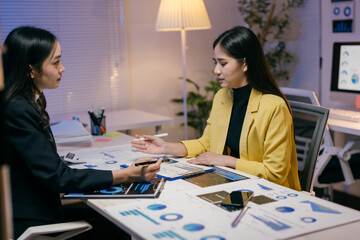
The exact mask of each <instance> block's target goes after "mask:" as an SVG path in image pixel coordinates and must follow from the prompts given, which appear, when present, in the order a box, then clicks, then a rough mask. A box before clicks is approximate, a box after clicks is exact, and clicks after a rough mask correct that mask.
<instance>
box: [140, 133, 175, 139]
mask: <svg viewBox="0 0 360 240" xmlns="http://www.w3.org/2000/svg"><path fill="white" fill-rule="evenodd" d="M168 135H169V134H168V133H160V134H155V135H154V137H166V136H168ZM144 140H146V138H143V137H141V138H137V139H133V141H144Z"/></svg>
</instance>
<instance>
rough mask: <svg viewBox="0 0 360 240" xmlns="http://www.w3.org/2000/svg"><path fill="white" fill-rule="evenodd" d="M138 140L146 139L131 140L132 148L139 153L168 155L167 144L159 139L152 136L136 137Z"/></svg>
mask: <svg viewBox="0 0 360 240" xmlns="http://www.w3.org/2000/svg"><path fill="white" fill-rule="evenodd" d="M135 137H136V138H138V139H139V138H141V137H142V138H144V139H145V140H138V139H133V140H131V147H133V148H135V149H136V150H137V151H139V152H143V153H152V154H166V142H165V141H164V140H162V139H161V138H159V137H155V136H151V135H143V136H140V135H135Z"/></svg>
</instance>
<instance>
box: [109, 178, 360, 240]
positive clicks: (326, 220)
mask: <svg viewBox="0 0 360 240" xmlns="http://www.w3.org/2000/svg"><path fill="white" fill-rule="evenodd" d="M239 190H248V191H253V192H254V197H253V199H252V200H251V202H249V203H248V206H249V209H248V210H247V212H246V213H245V214H244V216H243V218H242V219H241V221H240V223H239V224H238V225H237V226H236V227H232V226H231V223H232V222H233V221H234V219H235V218H236V216H237V215H238V214H239V210H238V211H229V210H228V209H225V208H223V207H222V206H221V204H220V203H221V202H222V200H223V199H224V197H225V196H226V195H227V194H228V193H230V192H232V191H239ZM104 210H105V211H106V212H107V216H109V217H110V218H111V219H112V220H113V221H114V222H116V223H117V224H118V225H119V226H120V227H122V228H123V229H125V230H127V231H128V232H129V233H131V234H132V235H135V237H137V238H140V239H156V240H158V239H161V240H167V239H168V240H170V239H171V240H173V239H177V240H183V239H201V240H210V239H219V240H220V239H221V240H225V239H288V238H292V237H295V236H299V235H302V234H306V233H310V232H314V231H318V230H321V229H326V228H331V227H334V226H338V225H341V224H345V223H349V222H352V221H358V220H359V219H360V212H359V211H356V210H353V209H349V208H346V207H344V206H341V205H337V204H334V203H332V202H328V201H325V200H323V199H319V198H315V197H312V196H309V195H308V194H305V193H301V192H298V191H295V190H292V189H289V188H285V187H282V186H279V185H276V184H274V183H271V182H268V181H266V180H264V179H247V180H244V181H235V182H230V183H226V184H220V185H215V186H212V187H206V188H196V189H193V190H192V191H186V192H182V193H179V194H177V195H172V196H171V197H168V198H159V199H150V200H140V201H137V202H134V203H129V204H119V205H115V206H110V207H105V208H104Z"/></svg>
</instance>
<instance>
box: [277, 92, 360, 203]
mask: <svg viewBox="0 0 360 240" xmlns="http://www.w3.org/2000/svg"><path fill="white" fill-rule="evenodd" d="M281 91H282V92H283V93H284V95H285V96H286V98H287V99H288V100H290V101H299V102H305V103H310V104H313V105H315V106H320V103H319V100H318V98H317V96H316V94H315V92H314V91H311V90H305V89H296V88H283V87H282V88H281ZM356 142H358V141H352V140H351V141H348V142H347V144H345V146H344V147H337V146H335V144H334V140H333V136H332V134H331V132H330V129H329V126H326V128H325V132H324V139H323V144H322V146H321V148H320V154H319V158H318V162H317V164H316V169H315V176H314V187H316V188H322V189H324V194H325V195H328V197H329V198H330V200H331V198H332V186H333V185H334V184H337V183H345V184H346V185H349V184H352V183H354V181H355V179H360V149H354V144H355V143H356Z"/></svg>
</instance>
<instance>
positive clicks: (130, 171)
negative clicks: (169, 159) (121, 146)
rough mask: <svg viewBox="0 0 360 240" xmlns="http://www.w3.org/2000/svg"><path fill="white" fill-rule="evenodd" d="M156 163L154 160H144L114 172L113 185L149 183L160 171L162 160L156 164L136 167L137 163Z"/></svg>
mask: <svg viewBox="0 0 360 240" xmlns="http://www.w3.org/2000/svg"><path fill="white" fill-rule="evenodd" d="M150 161H154V159H153V158H142V159H138V160H137V161H135V162H134V163H133V164H131V165H130V166H129V167H127V168H124V169H121V170H116V171H113V172H112V173H113V178H114V180H113V184H119V183H126V182H143V181H146V182H149V181H151V180H152V179H154V178H155V177H156V173H157V172H158V171H160V165H161V162H162V158H159V159H158V160H157V162H156V163H153V164H149V165H144V166H135V163H140V162H150Z"/></svg>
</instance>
